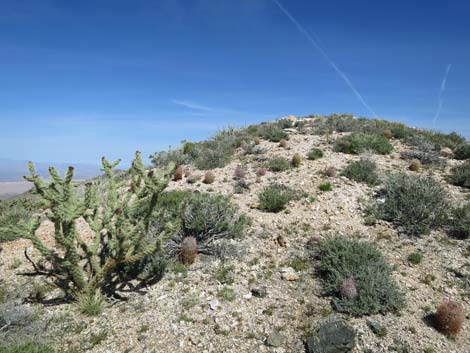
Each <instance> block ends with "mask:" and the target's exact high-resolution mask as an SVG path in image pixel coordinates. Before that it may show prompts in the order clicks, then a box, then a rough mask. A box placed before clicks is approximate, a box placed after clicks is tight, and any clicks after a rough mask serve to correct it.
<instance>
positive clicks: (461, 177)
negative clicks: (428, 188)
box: [449, 161, 470, 188]
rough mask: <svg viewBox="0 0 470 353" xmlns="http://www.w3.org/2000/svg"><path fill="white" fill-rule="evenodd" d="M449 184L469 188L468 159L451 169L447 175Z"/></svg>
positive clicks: (469, 168) (469, 166)
mask: <svg viewBox="0 0 470 353" xmlns="http://www.w3.org/2000/svg"><path fill="white" fill-rule="evenodd" d="M449 182H450V183H451V184H454V185H457V186H462V187H464V188H470V161H468V162H465V163H464V164H462V165H459V166H456V167H454V168H452V169H451V171H450V175H449Z"/></svg>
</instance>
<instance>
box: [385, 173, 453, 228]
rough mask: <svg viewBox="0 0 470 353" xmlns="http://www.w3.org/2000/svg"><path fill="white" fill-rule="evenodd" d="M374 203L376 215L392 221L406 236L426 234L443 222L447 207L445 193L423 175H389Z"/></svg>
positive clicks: (433, 181)
mask: <svg viewBox="0 0 470 353" xmlns="http://www.w3.org/2000/svg"><path fill="white" fill-rule="evenodd" d="M383 193H384V199H383V202H378V203H377V205H376V206H377V207H376V215H377V217H378V218H381V219H384V220H386V221H390V222H393V223H395V224H396V225H397V226H399V227H400V229H401V230H402V231H403V232H404V233H407V234H409V235H415V236H418V235H422V234H428V233H429V231H430V230H431V229H433V228H435V227H438V226H440V225H442V224H443V223H444V220H445V217H446V209H447V204H448V202H447V198H446V192H445V191H444V189H443V188H442V186H441V185H440V184H439V183H438V182H436V181H435V180H434V179H432V178H429V177H423V176H416V175H407V174H402V173H397V174H392V175H390V176H389V177H388V179H387V180H386V183H385V187H384V190H383Z"/></svg>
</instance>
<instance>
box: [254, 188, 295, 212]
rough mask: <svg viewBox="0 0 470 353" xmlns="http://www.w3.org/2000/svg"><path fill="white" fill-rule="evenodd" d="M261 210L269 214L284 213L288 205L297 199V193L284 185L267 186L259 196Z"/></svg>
mask: <svg viewBox="0 0 470 353" xmlns="http://www.w3.org/2000/svg"><path fill="white" fill-rule="evenodd" d="M258 197H259V203H260V209H261V210H264V211H267V212H279V211H282V210H283V209H284V208H285V207H286V205H287V204H288V203H289V202H290V201H291V200H293V199H295V198H296V193H295V191H293V190H292V189H291V188H289V187H287V186H285V185H282V184H271V185H269V186H266V187H265V188H264V189H263V190H262V191H261V192H260V193H259V195H258Z"/></svg>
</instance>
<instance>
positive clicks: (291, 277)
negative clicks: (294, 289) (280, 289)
mask: <svg viewBox="0 0 470 353" xmlns="http://www.w3.org/2000/svg"><path fill="white" fill-rule="evenodd" d="M280 272H281V278H282V279H283V280H286V281H289V282H290V281H297V280H298V279H299V275H298V274H297V272H295V270H294V269H293V268H292V267H286V268H282V269H281V270H280Z"/></svg>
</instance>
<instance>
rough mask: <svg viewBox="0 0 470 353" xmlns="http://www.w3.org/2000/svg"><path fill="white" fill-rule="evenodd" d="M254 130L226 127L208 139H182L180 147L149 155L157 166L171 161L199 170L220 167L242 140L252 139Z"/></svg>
mask: <svg viewBox="0 0 470 353" xmlns="http://www.w3.org/2000/svg"><path fill="white" fill-rule="evenodd" d="M256 131H257V128H256V127H255V128H254V131H251V130H250V128H247V129H235V128H227V129H224V130H221V131H219V132H218V133H217V134H216V135H215V136H213V137H212V138H210V139H209V140H206V141H202V142H196V143H195V142H186V141H183V146H182V147H181V148H178V149H175V150H169V151H163V152H159V153H156V154H154V155H153V156H150V157H151V159H152V163H153V164H154V165H155V166H157V167H165V166H167V165H168V164H169V163H170V162H172V163H174V164H175V165H181V164H193V165H195V166H196V167H197V168H198V169H201V170H209V169H214V168H221V167H224V166H225V165H227V164H228V163H229V162H230V160H231V159H232V157H233V155H234V153H235V151H236V149H237V148H238V147H240V146H241V145H242V142H243V141H247V140H250V139H252V137H253V136H254V134H255V133H256Z"/></svg>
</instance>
